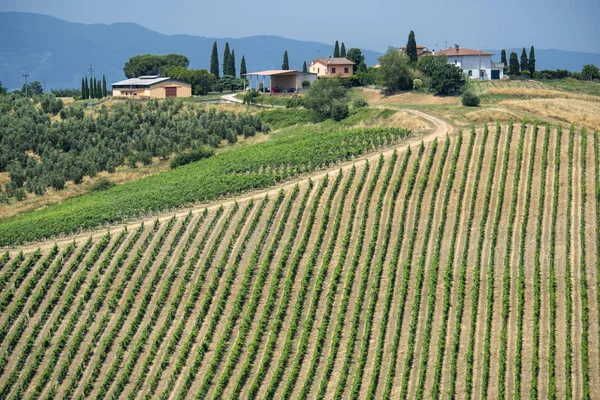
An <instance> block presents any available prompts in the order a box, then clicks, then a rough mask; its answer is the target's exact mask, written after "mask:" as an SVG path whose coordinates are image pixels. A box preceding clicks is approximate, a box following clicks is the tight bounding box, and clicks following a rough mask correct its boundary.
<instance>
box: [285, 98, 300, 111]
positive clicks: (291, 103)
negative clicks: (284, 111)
mask: <svg viewBox="0 0 600 400" xmlns="http://www.w3.org/2000/svg"><path fill="white" fill-rule="evenodd" d="M302 105H303V102H302V98H301V97H300V96H297V95H295V96H292V97H291V98H289V99H288V100H287V102H286V104H285V108H298V107H300V106H302Z"/></svg>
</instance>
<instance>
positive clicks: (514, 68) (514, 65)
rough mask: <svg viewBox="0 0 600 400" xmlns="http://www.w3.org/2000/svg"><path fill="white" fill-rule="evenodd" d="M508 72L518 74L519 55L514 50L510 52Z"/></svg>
mask: <svg viewBox="0 0 600 400" xmlns="http://www.w3.org/2000/svg"><path fill="white" fill-rule="evenodd" d="M509 72H510V74H511V75H514V76H518V75H519V56H517V53H515V52H514V51H513V52H512V53H510V67H509Z"/></svg>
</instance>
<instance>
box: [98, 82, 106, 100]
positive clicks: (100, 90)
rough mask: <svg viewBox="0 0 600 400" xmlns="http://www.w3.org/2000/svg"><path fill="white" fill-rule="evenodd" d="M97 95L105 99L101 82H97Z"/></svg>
mask: <svg viewBox="0 0 600 400" xmlns="http://www.w3.org/2000/svg"><path fill="white" fill-rule="evenodd" d="M96 95H97V96H98V98H99V99H101V98H103V97H104V94H103V92H102V82H100V80H98V82H96Z"/></svg>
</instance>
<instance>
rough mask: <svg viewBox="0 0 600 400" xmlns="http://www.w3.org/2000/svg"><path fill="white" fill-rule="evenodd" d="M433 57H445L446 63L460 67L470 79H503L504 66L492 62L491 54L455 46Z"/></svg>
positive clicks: (436, 53) (438, 52) (437, 52)
mask: <svg viewBox="0 0 600 400" xmlns="http://www.w3.org/2000/svg"><path fill="white" fill-rule="evenodd" d="M433 55H434V56H446V57H447V58H448V63H450V64H454V65H457V66H459V67H461V68H462V69H463V70H464V71H465V73H466V74H467V75H468V76H469V78H470V79H479V80H482V81H489V80H497V79H502V78H503V77H504V64H502V63H495V62H493V61H492V55H493V53H488V52H485V51H481V50H473V49H465V48H460V47H459V46H458V45H456V47H454V48H450V49H446V50H441V51H436V52H434V53H433Z"/></svg>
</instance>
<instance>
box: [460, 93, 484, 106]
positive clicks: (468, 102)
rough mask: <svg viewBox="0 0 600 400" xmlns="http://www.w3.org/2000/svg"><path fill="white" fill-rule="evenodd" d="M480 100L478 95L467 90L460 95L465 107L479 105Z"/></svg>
mask: <svg viewBox="0 0 600 400" xmlns="http://www.w3.org/2000/svg"><path fill="white" fill-rule="evenodd" d="M480 102H481V99H480V98H479V96H477V95H476V94H475V93H473V92H471V91H469V90H467V91H466V92H465V93H464V94H463V95H462V105H463V106H465V107H479V103H480Z"/></svg>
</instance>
